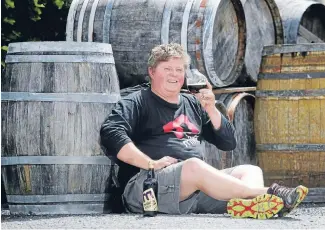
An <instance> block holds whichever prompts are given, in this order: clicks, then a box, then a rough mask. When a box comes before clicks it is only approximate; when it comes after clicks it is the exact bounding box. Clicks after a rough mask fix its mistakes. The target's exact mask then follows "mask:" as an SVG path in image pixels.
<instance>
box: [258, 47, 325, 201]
mask: <svg viewBox="0 0 325 230" xmlns="http://www.w3.org/2000/svg"><path fill="white" fill-rule="evenodd" d="M255 102H256V104H255V116H254V120H255V125H254V127H255V135H256V144H257V145H256V148H257V156H258V165H259V166H260V167H261V168H262V169H263V171H264V175H265V183H266V185H270V184H271V183H273V182H283V183H284V184H285V185H287V186H297V185H299V184H304V185H306V186H308V187H324V188H325V44H322V43H320V44H316V43H315V44H297V45H282V46H280V45H278V46H269V47H265V49H264V51H263V58H262V65H261V72H260V74H259V80H258V84H257V91H256V101H255ZM324 191H325V189H324ZM323 197H324V198H325V192H324V193H323ZM324 200H325V199H324Z"/></svg>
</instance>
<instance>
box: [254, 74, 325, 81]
mask: <svg viewBox="0 0 325 230" xmlns="http://www.w3.org/2000/svg"><path fill="white" fill-rule="evenodd" d="M313 78H325V73H324V72H315V73H260V74H259V75H258V79H259V80H262V79H279V80H290V79H313Z"/></svg>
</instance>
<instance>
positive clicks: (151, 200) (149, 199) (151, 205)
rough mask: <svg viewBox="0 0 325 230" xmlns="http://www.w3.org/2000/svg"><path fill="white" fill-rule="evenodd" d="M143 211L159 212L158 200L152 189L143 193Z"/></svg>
mask: <svg viewBox="0 0 325 230" xmlns="http://www.w3.org/2000/svg"><path fill="white" fill-rule="evenodd" d="M143 210H144V211H158V203H157V199H156V196H155V193H154V191H153V189H152V188H149V189H147V190H145V191H144V192H143Z"/></svg>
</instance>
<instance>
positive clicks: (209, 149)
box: [203, 92, 256, 169]
mask: <svg viewBox="0 0 325 230" xmlns="http://www.w3.org/2000/svg"><path fill="white" fill-rule="evenodd" d="M216 99H217V100H219V101H221V102H223V103H224V104H225V106H226V108H227V113H228V118H229V120H230V121H231V122H232V123H233V125H234V127H235V129H236V134H235V135H236V140H237V147H236V149H234V150H233V151H228V152H224V151H221V150H219V149H217V148H216V147H215V146H214V145H212V144H210V143H208V142H207V141H204V142H203V144H204V145H205V152H204V154H203V156H204V161H205V162H207V163H208V164H210V165H212V166H213V167H215V168H217V169H223V168H229V167H233V166H236V165H242V164H253V165H256V156H255V136H254V124H253V115H254V103H255V102H254V100H255V98H254V96H253V95H252V94H249V93H245V92H244V93H229V94H219V95H216Z"/></svg>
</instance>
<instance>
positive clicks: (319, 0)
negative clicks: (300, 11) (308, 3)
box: [314, 0, 325, 5]
mask: <svg viewBox="0 0 325 230" xmlns="http://www.w3.org/2000/svg"><path fill="white" fill-rule="evenodd" d="M314 1H315V2H320V3H322V4H323V5H325V0H314Z"/></svg>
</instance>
